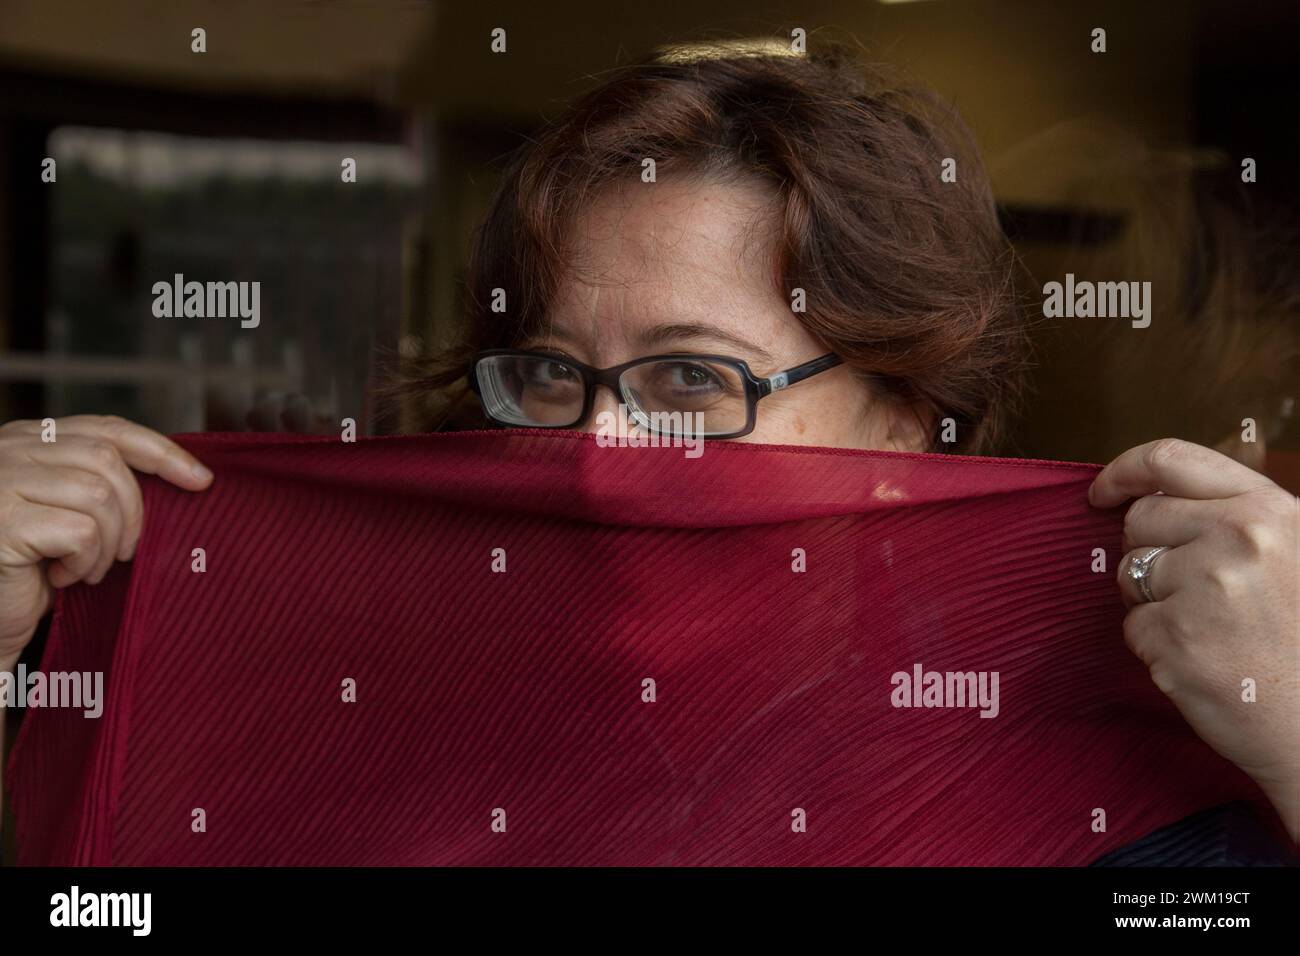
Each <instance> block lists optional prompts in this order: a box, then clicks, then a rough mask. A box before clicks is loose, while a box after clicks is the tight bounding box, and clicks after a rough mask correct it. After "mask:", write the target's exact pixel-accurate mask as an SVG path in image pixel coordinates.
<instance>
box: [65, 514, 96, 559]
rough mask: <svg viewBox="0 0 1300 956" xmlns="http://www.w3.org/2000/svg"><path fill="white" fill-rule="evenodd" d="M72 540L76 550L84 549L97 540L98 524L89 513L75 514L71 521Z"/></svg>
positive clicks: (92, 545)
mask: <svg viewBox="0 0 1300 956" xmlns="http://www.w3.org/2000/svg"><path fill="white" fill-rule="evenodd" d="M71 532H72V540H73V544H74V545H75V546H76V548H77V550H78V551H85V550H88V549H90V548H92V547H94V546H95V544H96V543H97V542H98V541H99V526H98V525H97V524H95V519H94V518H92V517H90V516H89V515H82V514H79V515H77V516H76V517H75V518H74V519H73V521H72V527H71Z"/></svg>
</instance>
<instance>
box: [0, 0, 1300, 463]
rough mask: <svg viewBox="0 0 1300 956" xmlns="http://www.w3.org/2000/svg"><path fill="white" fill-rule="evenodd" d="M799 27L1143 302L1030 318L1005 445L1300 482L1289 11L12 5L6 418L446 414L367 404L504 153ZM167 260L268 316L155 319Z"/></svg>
mask: <svg viewBox="0 0 1300 956" xmlns="http://www.w3.org/2000/svg"><path fill="white" fill-rule="evenodd" d="M496 27H502V28H504V29H505V30H506V31H507V52H506V53H504V54H494V53H493V52H491V50H490V47H489V42H490V33H491V31H492V30H493V28H496ZM794 27H802V28H804V29H805V30H807V32H808V35H809V38H810V39H809V42H810V44H812V45H815V44H816V43H817V42H818V38H819V37H822V36H835V37H838V38H850V39H852V40H854V41H856V42H857V43H859V44H860V45H861V46H862V47H863V48H864V50H865V53H866V55H867V56H868V58H870V59H874V60H879V61H884V62H887V63H889V64H890V65H892V66H893V67H895V68H901V69H902V70H904V71H905V72H906V74H907V75H908V76H909V77H910V78H911V79H914V80H916V81H917V82H920V83H923V84H926V85H929V86H931V87H933V88H935V89H937V90H938V91H940V92H941V93H943V94H944V95H946V96H947V97H948V98H949V99H951V100H952V101H953V102H954V103H955V104H956V106H957V107H958V109H959V110H960V111H961V112H962V113H963V115H964V116H965V118H966V120H967V122H968V123H969V124H970V125H971V127H972V129H973V130H974V132H975V134H976V136H977V139H978V141H979V143H980V145H981V147H982V149H983V152H984V156H985V159H986V162H987V164H988V166H989V169H990V172H991V174H992V178H993V181H994V185H995V188H996V191H997V195H998V199H999V201H1000V203H1001V206H1002V212H1003V217H1004V220H1005V222H1006V226H1007V229H1008V232H1009V234H1010V235H1011V236H1012V237H1013V239H1014V241H1015V242H1016V244H1017V246H1018V248H1019V250H1020V252H1021V254H1022V256H1023V258H1024V261H1025V263H1026V265H1027V266H1028V267H1029V269H1030V270H1031V271H1032V273H1033V274H1034V275H1035V276H1036V277H1037V279H1036V282H1037V287H1038V289H1039V290H1040V291H1039V299H1040V300H1041V286H1042V284H1043V283H1044V282H1046V281H1049V280H1061V279H1062V278H1063V277H1064V274H1065V273H1066V272H1067V271H1069V272H1073V273H1074V274H1075V275H1076V277H1078V278H1080V279H1084V278H1089V277H1094V278H1097V279H1102V280H1121V279H1132V280H1151V281H1153V283H1154V296H1155V302H1156V314H1155V318H1154V321H1153V323H1152V326H1151V328H1149V329H1146V330H1144V331H1142V332H1135V331H1133V330H1131V329H1130V328H1129V327H1128V324H1127V323H1126V322H1123V321H1116V320H1095V319H1094V320H1086V319H1082V320H1081V319H1067V320H1057V321H1054V322H1049V321H1046V320H1041V321H1040V322H1039V326H1038V328H1037V329H1036V332H1035V337H1036V343H1037V352H1038V360H1039V367H1038V371H1037V374H1036V381H1035V393H1034V398H1033V400H1032V401H1031V403H1030V405H1029V407H1028V408H1027V409H1026V414H1025V416H1024V420H1023V422H1022V425H1021V427H1020V430H1019V433H1018V435H1017V442H1016V447H1015V448H1014V449H1010V450H1011V451H1014V452H1016V453H1020V454H1024V455H1029V456H1033V457H1059V458H1072V459H1083V460H1094V461H1104V460H1107V459H1108V458H1110V457H1112V456H1113V455H1114V454H1116V453H1118V452H1119V451H1121V450H1123V449H1124V448H1126V447H1129V446H1131V445H1134V444H1137V443H1138V442H1141V441H1143V440H1146V439H1149V438H1155V437H1161V436H1164V435H1178V436H1181V437H1185V438H1189V439H1192V440H1195V441H1199V442H1201V443H1203V444H1210V445H1219V446H1220V447H1222V448H1223V449H1224V450H1226V451H1228V452H1229V453H1230V454H1233V455H1235V456H1236V457H1239V458H1242V459H1243V460H1247V461H1249V462H1250V463H1251V464H1253V465H1254V466H1255V467H1259V468H1261V469H1267V470H1268V471H1269V472H1270V473H1272V474H1275V475H1277V476H1279V480H1284V481H1285V482H1287V483H1288V484H1290V486H1291V487H1293V488H1294V487H1295V486H1296V484H1297V480H1296V475H1297V471H1300V469H1296V466H1295V461H1296V451H1297V449H1300V441H1297V427H1296V414H1295V413H1294V411H1293V408H1294V404H1295V402H1294V399H1295V396H1296V393H1297V392H1298V391H1300V387H1298V385H1297V383H1298V382H1300V372H1298V371H1297V366H1296V364H1295V362H1296V354H1297V345H1296V336H1297V329H1298V328H1300V317H1298V311H1300V291H1298V290H1297V285H1296V281H1297V280H1296V277H1295V268H1294V267H1295V264H1296V254H1295V250H1296V235H1297V230H1296V222H1297V219H1298V216H1297V210H1298V209H1300V184H1298V182H1297V177H1295V176H1294V168H1295V161H1296V159H1297V158H1298V155H1300V149H1298V148H1297V147H1298V145H1300V144H1298V143H1297V136H1298V134H1297V124H1296V122H1295V110H1294V100H1293V97H1294V92H1293V91H1294V84H1295V76H1294V73H1295V68H1296V63H1297V60H1296V50H1297V49H1298V48H1300V44H1298V43H1297V40H1300V29H1297V27H1300V5H1298V4H1296V3H1294V2H1293V0H1277V2H1267V0H1256V2H1250V3H1241V2H1221V0H1179V2H1148V3H1140V4H1138V3H1132V2H1128V0H1114V2H1087V3H1072V2H1057V3H1050V4H1048V3H1042V2H1037V0H913V2H899V0H895V2H873V0H859V2H854V3H844V2H838V3H837V2H829V0H807V2H798V3H784V4H781V3H761V2H758V3H755V2H740V0H689V2H668V0H655V2H653V3H629V4H623V5H612V4H609V3H606V2H597V0H570V2H564V3H547V4H537V3H528V2H517V3H500V2H494V0H489V2H481V3H437V2H416V0H168V2H160V0H0V183H2V186H0V420H8V419H11V418H17V417H27V418H41V417H45V416H47V415H48V416H54V417H57V416H60V415H66V414H72V413H77V412H96V413H116V414H121V415H124V416H127V417H129V418H132V419H135V420H137V421H140V422H143V423H145V424H148V425H151V426H153V427H156V428H159V429H161V430H163V431H168V432H175V431H188V430H200V429H223V430H224V429H245V428H250V427H254V426H257V427H270V428H276V427H280V426H281V425H282V424H283V422H282V420H280V418H279V415H280V411H281V408H282V407H283V406H282V404H281V403H282V401H283V398H284V396H286V395H291V394H299V395H304V396H307V397H308V398H309V399H310V401H311V407H310V413H311V415H312V416H313V417H314V418H315V419H316V423H317V424H326V425H330V426H332V427H337V422H338V420H339V419H340V418H342V417H345V416H347V417H353V418H355V419H356V420H357V422H358V423H359V427H360V429H361V430H362V431H363V432H369V433H380V432H385V431H393V430H412V429H418V428H422V427H428V425H427V423H426V422H423V421H422V420H421V419H420V418H419V416H418V413H416V412H413V411H412V410H410V409H406V408H403V407H400V406H396V407H389V405H387V404H386V403H385V401H384V400H379V399H377V398H376V392H375V387H376V385H378V384H379V383H380V382H381V381H382V380H383V379H384V376H385V375H386V374H387V372H388V371H389V370H391V368H392V363H395V362H400V361H401V357H402V356H408V357H409V356H414V355H417V354H420V353H421V352H427V351H429V350H434V349H437V348H438V347H439V346H440V345H442V344H445V343H446V342H448V341H449V340H450V339H451V338H452V337H453V336H454V335H455V334H456V330H457V328H458V321H459V319H458V309H457V302H458V295H459V279H460V276H461V274H462V270H463V268H464V264H465V257H466V252H467V249H468V242H469V237H470V235H471V233H472V230H473V228H474V226H475V224H476V223H477V221H478V219H479V217H480V215H481V213H482V211H483V210H484V208H485V205H486V202H487V200H488V197H489V195H490V193H491V190H492V187H493V185H494V183H495V181H496V178H497V176H498V175H499V174H500V171H501V169H502V168H503V166H504V163H505V160H506V157H507V155H508V153H509V152H510V151H511V150H512V149H514V148H515V147H516V146H518V145H519V144H520V143H522V142H524V141H525V140H526V138H527V136H528V135H529V133H530V132H531V131H532V130H533V129H535V128H536V127H537V125H538V124H539V123H541V122H542V121H543V120H544V119H545V118H546V117H547V116H549V115H552V114H554V113H555V112H557V111H558V110H559V109H561V108H562V106H563V105H564V103H565V102H566V101H568V100H569V99H570V98H572V97H573V96H575V95H576V94H578V93H580V92H582V91H584V90H585V89H587V88H589V87H590V86H591V85H592V84H593V83H594V82H596V78H597V76H598V75H599V74H600V73H601V72H602V71H603V70H606V69H608V68H609V67H611V66H613V65H615V64H618V63H621V62H625V61H626V60H628V59H631V58H633V57H635V56H638V55H640V54H642V53H644V52H646V51H648V50H650V49H651V48H653V47H655V46H658V45H660V44H664V43H669V42H682V41H692V40H702V39H721V38H738V37H784V38H788V37H789V33H790V30H791V29H793V28H794ZM1095 27H1102V28H1104V29H1105V30H1106V33H1107V50H1106V52H1105V53H1104V54H1094V53H1092V52H1091V51H1090V44H1091V31H1092V30H1093V29H1094V28H1095ZM195 28H202V29H203V30H204V31H205V34H206V52H204V53H196V52H193V51H192V49H191V44H192V38H191V31H192V30H194V29H195ZM46 157H50V158H53V159H54V160H55V162H56V170H57V179H56V181H55V182H52V183H48V182H43V181H42V177H41V173H42V163H43V161H44V160H45V158H46ZM1245 157H1250V158H1253V159H1254V160H1255V161H1256V163H1257V168H1258V181H1257V182H1255V183H1252V184H1243V183H1242V182H1241V176H1240V169H1241V161H1242V159H1243V158H1245ZM344 158H352V159H355V161H356V166H357V181H356V182H355V183H344V182H342V181H341V176H340V164H341V162H342V160H343V159H344ZM176 273H181V274H183V275H184V276H185V278H186V280H187V281H188V280H197V281H211V280H222V281H230V280H233V281H241V280H258V281H260V282H261V294H262V302H261V312H262V320H261V323H260V325H259V327H258V328H256V329H255V330H254V329H243V328H241V327H240V324H239V322H238V321H237V320H233V319H212V318H209V319H200V320H194V319H191V320H189V321H177V320H176V319H171V318H156V317H155V316H154V315H153V313H152V309H151V306H152V301H153V294H152V292H151V289H152V286H153V283H154V282H157V281H160V280H162V281H170V280H171V277H172V276H173V275H174V274H176ZM395 401H397V400H396V399H392V400H389V402H390V403H391V402H395ZM299 412H300V413H301V412H302V408H301V407H299ZM1245 417H1252V418H1254V419H1256V421H1257V422H1258V424H1259V434H1260V436H1261V438H1262V439H1263V440H1262V441H1260V442H1258V443H1254V444H1253V445H1251V444H1249V443H1243V442H1241V440H1240V432H1241V424H1240V422H1241V419H1243V418H1245Z"/></svg>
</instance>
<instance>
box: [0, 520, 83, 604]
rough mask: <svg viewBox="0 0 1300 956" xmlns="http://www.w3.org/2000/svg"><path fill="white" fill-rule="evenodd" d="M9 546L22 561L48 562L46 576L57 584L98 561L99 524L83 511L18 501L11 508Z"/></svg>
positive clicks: (66, 582) (73, 578) (65, 582)
mask: <svg viewBox="0 0 1300 956" xmlns="http://www.w3.org/2000/svg"><path fill="white" fill-rule="evenodd" d="M9 541H10V546H11V547H12V548H13V551H14V555H15V557H16V558H17V560H18V561H19V562H21V563H22V564H25V565H26V564H36V563H37V562H39V561H41V560H49V561H50V562H51V564H50V568H49V572H48V577H49V581H50V584H52V585H53V586H54V587H56V588H61V587H67V586H68V585H69V584H72V583H73V582H74V581H80V580H82V579H83V578H86V577H87V576H88V575H89V573H90V572H91V571H92V570H93V569H94V568H95V566H96V565H97V564H98V563H99V559H100V551H101V542H100V537H99V524H98V523H97V522H96V521H95V519H94V518H92V517H91V516H90V515H88V514H86V513H85V512H82V511H70V510H68V509H67V508H53V507H50V506H49V505H38V504H32V503H31V502H29V501H20V502H19V503H18V504H17V505H16V506H15V507H14V510H13V518H12V526H11V529H10V534H9Z"/></svg>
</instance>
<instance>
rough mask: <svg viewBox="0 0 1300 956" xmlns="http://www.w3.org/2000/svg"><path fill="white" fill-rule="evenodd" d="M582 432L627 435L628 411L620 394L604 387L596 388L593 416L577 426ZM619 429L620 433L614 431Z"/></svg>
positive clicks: (592, 406)
mask: <svg viewBox="0 0 1300 956" xmlns="http://www.w3.org/2000/svg"><path fill="white" fill-rule="evenodd" d="M576 427H577V429H578V431H580V432H597V431H605V432H608V433H609V434H612V435H613V434H627V409H626V407H625V406H624V405H623V398H622V396H621V395H619V394H618V392H616V391H614V390H613V389H611V388H608V387H606V386H604V385H597V386H596V395H595V397H594V398H593V400H592V403H591V414H590V415H588V416H587V418H586V420H585V421H583V422H579V423H578V425H577V426H576ZM615 428H617V429H618V431H617V432H616V431H614V430H613V429H615Z"/></svg>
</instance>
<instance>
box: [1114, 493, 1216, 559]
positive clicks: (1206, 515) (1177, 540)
mask: <svg viewBox="0 0 1300 956" xmlns="http://www.w3.org/2000/svg"><path fill="white" fill-rule="evenodd" d="M1219 513H1220V508H1219V505H1218V502H1217V501H1195V500H1193V499H1191V498H1178V497H1175V496H1174V495H1144V496H1143V497H1141V498H1139V499H1138V500H1137V501H1135V502H1133V503H1132V504H1131V505H1129V508H1128V511H1126V512H1125V513H1124V550H1125V551H1132V550H1133V549H1134V548H1142V547H1149V548H1154V547H1159V546H1160V545H1164V546H1166V547H1171V548H1172V547H1176V546H1178V545H1182V544H1189V543H1191V542H1192V541H1194V540H1195V539H1196V538H1199V537H1200V536H1201V535H1203V534H1205V533H1206V532H1207V531H1208V530H1209V529H1210V528H1211V527H1213V525H1214V523H1215V522H1216V521H1218V520H1219Z"/></svg>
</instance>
